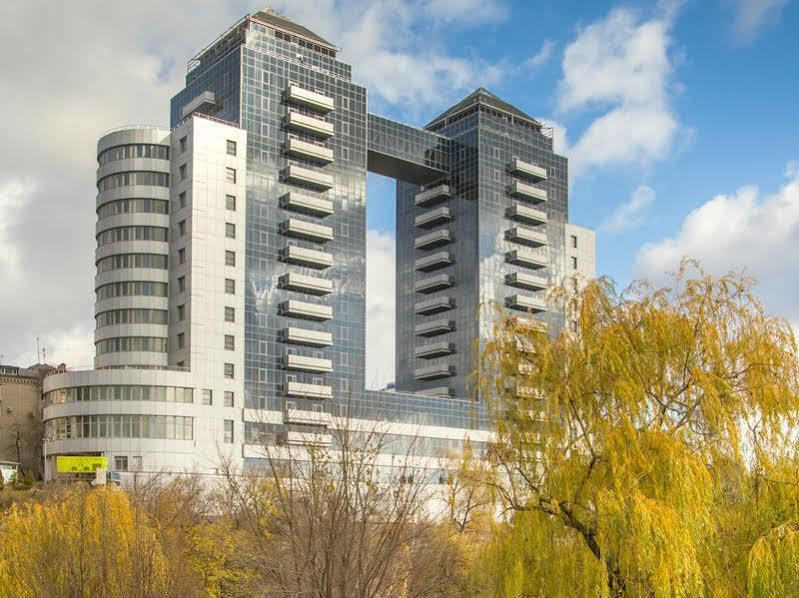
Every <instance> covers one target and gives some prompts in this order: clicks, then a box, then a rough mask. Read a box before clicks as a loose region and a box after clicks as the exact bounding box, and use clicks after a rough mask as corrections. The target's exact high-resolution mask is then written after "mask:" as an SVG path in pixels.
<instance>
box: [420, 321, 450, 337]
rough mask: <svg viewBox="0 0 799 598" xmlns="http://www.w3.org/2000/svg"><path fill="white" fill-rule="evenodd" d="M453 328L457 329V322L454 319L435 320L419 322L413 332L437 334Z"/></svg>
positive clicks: (425, 334) (426, 334)
mask: <svg viewBox="0 0 799 598" xmlns="http://www.w3.org/2000/svg"><path fill="white" fill-rule="evenodd" d="M452 330H455V322H454V321H453V320H434V321H432V322H423V323H421V324H417V325H416V326H415V327H414V330H413V332H414V334H415V335H416V336H437V335H439V334H444V333H445V332H451V331H452Z"/></svg>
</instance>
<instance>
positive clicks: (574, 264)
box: [572, 256, 577, 270]
mask: <svg viewBox="0 0 799 598" xmlns="http://www.w3.org/2000/svg"><path fill="white" fill-rule="evenodd" d="M576 269H577V258H576V257H574V256H572V270H576Z"/></svg>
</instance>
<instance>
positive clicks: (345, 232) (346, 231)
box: [341, 222, 350, 239]
mask: <svg viewBox="0 0 799 598" xmlns="http://www.w3.org/2000/svg"><path fill="white" fill-rule="evenodd" d="M341 236H342V237H344V238H345V239H347V238H349V236H350V225H349V224H347V223H346V222H342V223H341Z"/></svg>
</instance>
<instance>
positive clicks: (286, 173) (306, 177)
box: [283, 164, 333, 189]
mask: <svg viewBox="0 0 799 598" xmlns="http://www.w3.org/2000/svg"><path fill="white" fill-rule="evenodd" d="M283 178H284V179H285V180H286V181H288V182H290V183H300V184H303V185H309V186H311V187H315V188H317V189H330V188H331V187H332V186H333V177H332V176H331V175H329V174H327V173H325V172H319V171H318V170H312V169H310V168H303V167H302V166H297V165H296V164H289V165H288V166H287V167H286V168H284V169H283Z"/></svg>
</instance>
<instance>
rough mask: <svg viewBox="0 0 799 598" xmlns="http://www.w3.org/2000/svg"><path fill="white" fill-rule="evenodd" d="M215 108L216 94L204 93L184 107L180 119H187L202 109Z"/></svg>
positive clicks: (211, 92)
mask: <svg viewBox="0 0 799 598" xmlns="http://www.w3.org/2000/svg"><path fill="white" fill-rule="evenodd" d="M214 107H216V94H215V93H214V92H213V91H204V92H202V93H201V94H200V95H198V96H196V97H195V98H194V99H192V100H191V101H189V102H188V103H187V104H186V105H185V106H183V109H182V110H181V111H180V117H181V118H186V117H187V116H188V115H189V114H191V113H192V112H195V111H197V110H199V109H200V108H203V109H207V108H214Z"/></svg>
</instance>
